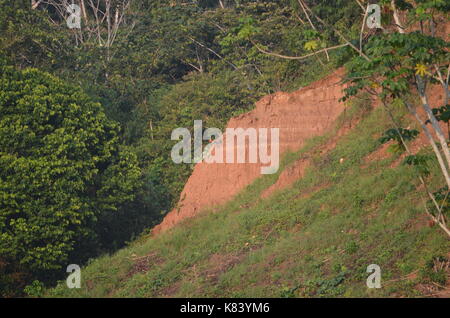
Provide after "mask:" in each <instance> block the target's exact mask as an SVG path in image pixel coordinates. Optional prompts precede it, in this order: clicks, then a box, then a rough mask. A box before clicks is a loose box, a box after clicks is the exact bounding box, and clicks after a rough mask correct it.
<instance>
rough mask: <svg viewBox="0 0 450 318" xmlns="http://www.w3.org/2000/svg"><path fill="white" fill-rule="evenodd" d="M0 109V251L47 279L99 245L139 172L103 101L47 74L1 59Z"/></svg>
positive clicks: (128, 198)
mask: <svg viewBox="0 0 450 318" xmlns="http://www.w3.org/2000/svg"><path fill="white" fill-rule="evenodd" d="M0 113H1V114H2V117H1V118H0V197H1V200H0V255H1V257H0V258H1V259H3V260H5V261H8V262H13V263H16V264H18V265H20V266H23V267H25V268H26V269H27V270H29V271H32V272H33V276H35V277H37V278H39V279H44V280H45V279H48V278H49V277H51V276H48V275H49V274H51V273H54V271H55V270H59V269H61V267H62V266H63V265H65V264H67V262H69V261H73V262H75V263H79V264H81V263H82V262H83V261H85V260H86V258H87V257H89V256H90V255H93V254H95V253H96V252H98V249H99V248H100V246H99V245H98V243H97V235H96V232H97V231H96V230H97V229H96V223H97V221H98V220H99V219H105V218H112V217H113V215H114V213H116V211H117V210H118V209H120V208H121V207H122V206H123V205H124V204H126V203H127V202H130V201H132V200H133V199H134V191H135V190H136V188H138V187H139V183H140V179H139V178H140V175H141V172H140V169H139V168H138V166H137V161H136V156H135V155H134V154H133V153H132V152H130V151H129V150H127V149H123V148H121V147H120V146H119V138H118V126H117V124H116V123H114V122H112V121H110V120H108V119H107V118H106V116H105V114H104V113H103V111H102V108H101V106H100V104H98V103H94V102H92V101H91V100H90V99H89V98H88V96H86V95H85V94H84V93H83V92H82V91H81V90H80V89H77V88H73V87H72V86H70V85H68V84H66V83H64V82H63V81H61V80H59V79H57V78H55V77H53V76H51V75H50V74H47V73H43V72H40V71H38V70H36V69H26V70H23V71H17V70H15V69H14V68H13V67H9V66H4V65H2V66H1V76H0ZM83 248H85V249H83ZM88 248H89V250H87V249H88ZM46 274H47V275H46Z"/></svg>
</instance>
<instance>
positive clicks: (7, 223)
mask: <svg viewBox="0 0 450 318" xmlns="http://www.w3.org/2000/svg"><path fill="white" fill-rule="evenodd" d="M58 2H60V1H44V2H42V3H40V5H39V6H38V7H37V8H35V9H31V8H30V1H29V0H15V1H11V0H0V59H1V61H2V62H1V70H2V73H1V75H0V80H1V82H0V116H1V117H0V146H1V148H0V155H1V157H0V161H1V162H0V163H1V166H0V182H1V183H0V197H1V199H2V201H1V202H0V295H5V296H14V295H21V294H23V292H25V293H28V294H29V295H36V294H39V293H40V292H41V291H42V289H43V287H42V282H44V283H45V284H46V285H51V284H54V283H55V281H56V279H58V278H60V277H61V276H62V275H64V274H65V266H67V265H68V264H69V263H70V262H73V263H76V264H80V265H83V264H85V263H86V262H87V261H88V259H89V258H93V257H96V256H98V255H100V254H102V253H110V252H113V251H115V250H117V249H118V248H121V247H123V246H124V245H126V244H127V242H130V241H131V240H133V239H134V238H135V237H137V236H138V235H140V234H141V233H142V232H143V231H145V230H148V229H149V228H151V227H152V226H153V225H154V224H156V223H158V222H159V221H160V220H161V218H162V217H163V216H164V214H165V213H166V212H168V211H169V210H171V209H172V208H173V206H174V204H175V202H176V201H177V200H178V197H179V194H180V192H181V190H182V188H183V185H184V184H185V182H186V180H187V178H188V177H189V175H190V174H191V172H192V168H193V166H191V165H177V164H174V163H173V162H172V160H171V158H170V149H171V147H172V146H173V144H174V142H173V141H171V139H170V135H171V132H172V130H173V129H175V128H178V127H186V128H190V129H191V128H192V127H193V121H194V120H203V127H205V128H208V127H217V128H223V127H224V126H225V125H226V123H227V121H228V120H229V119H230V118H231V117H232V116H235V115H237V114H241V113H243V112H246V111H248V110H250V109H252V107H253V105H254V102H255V101H257V100H258V99H259V98H260V97H261V96H263V95H266V94H270V93H273V92H275V91H279V90H284V91H290V90H293V89H298V88H299V87H301V86H304V85H306V84H308V83H310V82H311V81H313V80H316V79H318V78H320V77H322V76H323V75H325V74H327V73H329V72H331V71H333V70H335V69H336V68H337V67H340V66H342V65H344V64H345V63H347V62H349V61H351V63H350V64H348V68H349V74H348V75H349V78H353V79H354V80H353V82H352V84H353V85H352V86H351V87H349V89H348V91H347V93H348V97H350V96H353V95H357V94H358V93H359V92H360V91H361V90H363V89H366V88H369V89H377V88H378V87H383V88H384V90H383V91H382V94H383V95H382V96H383V97H389V98H390V99H392V98H397V97H399V96H400V95H402V94H407V93H408V91H409V90H410V87H411V81H413V79H414V77H415V76H416V75H417V74H419V75H421V76H424V75H426V72H428V71H430V69H431V63H441V62H445V61H446V60H448V43H446V42H445V41H443V40H441V39H438V38H436V37H434V36H427V35H424V34H421V33H413V34H408V35H404V34H392V33H388V32H385V34H382V35H380V36H376V37H370V36H369V37H368V38H367V37H364V38H361V39H360V28H361V22H362V18H363V14H362V13H361V8H360V7H359V6H358V2H357V1H350V0H308V1H305V3H307V4H308V6H309V7H310V8H311V11H305V8H302V5H301V4H302V1H298V0H281V1H275V0H262V1H261V0H259V1H257V0H239V1H238V0H222V1H217V0H201V1H186V0H142V1H134V0H130V1H125V0H120V1H119V0H111V3H112V4H113V7H114V8H116V10H118V11H116V12H117V14H118V15H117V17H120V19H119V18H115V17H114V18H113V17H112V16H109V18H107V17H106V16H104V15H105V14H107V13H108V12H109V11H108V10H107V9H106V7H105V6H104V2H105V1H103V0H102V1H99V2H100V3H102V6H101V11H95V8H92V7H89V6H88V5H87V9H86V12H85V13H83V17H82V23H81V29H79V30H78V29H69V28H68V27H67V25H66V21H65V17H63V16H61V15H60V13H58V9H61V8H58V7H57V6H54V5H52V4H51V3H58ZM81 2H83V1H79V3H81ZM86 2H87V1H84V3H86ZM128 2H129V6H126V8H124V7H122V4H123V3H128ZM362 2H364V1H362ZM380 3H381V4H382V5H383V9H384V10H385V11H386V12H387V13H388V14H383V23H386V24H392V21H391V20H392V19H391V17H390V16H391V14H390V13H391V12H390V11H389V10H390V9H389V6H390V3H391V1H387V0H385V1H381V2H380ZM395 4H396V6H397V8H398V9H399V10H408V11H407V15H408V16H411V19H412V20H411V21H412V23H423V22H424V21H428V20H429V19H433V18H434V17H435V12H440V13H442V12H446V11H448V9H449V8H448V4H447V3H446V1H444V0H436V1H434V0H433V1H431V0H420V1H416V5H415V6H414V7H412V6H411V5H410V4H409V2H408V1H404V0H395ZM222 5H223V6H222ZM63 9H65V8H63ZM63 11H64V10H63ZM306 12H309V14H305V13H306ZM98 15H100V19H98ZM318 17H321V21H322V22H319V19H318ZM102 18H103V19H102ZM99 20H100V21H102V22H99ZM106 21H109V23H113V24H112V27H111V25H107V22H106ZM369 33H370V32H369ZM378 33H380V32H378ZM378 35H379V34H378ZM347 41H349V42H347ZM360 41H361V43H360ZM359 44H361V45H364V51H365V52H366V54H367V55H368V56H370V57H371V58H372V59H371V60H370V61H367V60H365V59H364V58H363V57H362V56H359V54H358V53H357V52H356V50H355V49H354V48H355V47H356V46H359ZM344 45H345V46H344ZM334 46H338V47H339V48H338V49H332V50H329V51H324V49H325V48H329V47H334ZM351 46H353V49H352V48H351ZM394 53H395V54H394ZM306 54H311V57H310V58H307V59H300V58H295V57H299V56H303V55H306ZM274 55H283V56H288V57H291V58H287V59H286V58H277V57H275V56H274ZM392 68H397V69H396V70H395V72H392ZM377 80H381V82H380V83H378V82H377V83H375V82H376V81H377ZM375 84H377V85H379V86H377V87H375ZM390 101H391V100H389V101H388V102H390ZM439 106H442V105H439ZM433 111H434V112H435V114H436V115H437V117H438V119H439V120H442V121H446V122H447V123H448V116H447V115H448V114H447V113H446V109H445V105H444V106H442V108H441V110H433ZM389 128H391V130H390V133H389V130H388V133H387V134H386V135H385V136H384V141H386V142H387V141H389V140H394V141H396V142H397V143H398V144H401V143H400V140H399V139H401V138H400V137H399V135H398V134H396V131H397V132H398V130H396V131H394V130H392V127H389ZM402 131H403V132H404V136H409V137H411V139H412V138H414V137H415V135H414V133H413V132H412V131H409V130H406V129H405V130H402ZM401 147H402V146H400V148H401ZM402 150H404V149H402ZM424 158H425V157H420V156H419V155H416V156H414V157H409V159H408V160H407V163H408V165H413V166H419V164H421V165H422V168H423V166H424V165H425V163H424V162H425V161H424V160H425V159H424ZM422 159H423V160H422ZM427 171H428V170H427ZM402 191H404V193H406V192H407V191H408V189H406V188H405V189H403V190H402ZM443 191H444V190H443ZM144 234H145V233H144ZM338 274H339V275H340V274H341V273H338ZM339 275H337V277H335V279H334V280H331V282H325V285H326V284H339V283H340V282H341V281H342V279H343V278H342V275H341V276H339ZM26 285H28V286H26Z"/></svg>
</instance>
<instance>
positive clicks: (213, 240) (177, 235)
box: [48, 105, 450, 297]
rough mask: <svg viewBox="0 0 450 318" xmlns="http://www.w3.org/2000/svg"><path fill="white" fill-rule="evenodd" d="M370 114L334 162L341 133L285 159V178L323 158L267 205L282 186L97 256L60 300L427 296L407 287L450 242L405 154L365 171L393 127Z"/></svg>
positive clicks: (264, 180)
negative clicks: (402, 160)
mask: <svg viewBox="0 0 450 318" xmlns="http://www.w3.org/2000/svg"><path fill="white" fill-rule="evenodd" d="M359 106H361V105H359ZM362 114H363V113H362V112H361V107H356V106H354V107H353V108H349V110H348V111H347V112H346V113H345V116H346V118H347V119H342V118H341V120H340V124H339V125H345V124H348V119H349V118H350V117H353V119H355V118H362V119H361V120H360V121H359V124H358V125H357V126H356V127H355V128H353V129H352V130H351V131H350V133H349V134H348V135H346V136H345V137H342V138H340V139H339V141H338V144H337V146H336V148H335V149H334V150H332V151H330V152H329V153H328V154H326V155H323V154H322V155H319V152H318V148H319V147H320V145H321V144H324V143H326V142H327V140H328V139H329V138H332V136H333V134H334V133H335V131H334V132H330V133H329V134H328V135H327V136H323V137H320V138H315V139H312V140H310V141H308V143H307V144H306V145H305V147H304V148H303V149H302V150H300V151H299V152H297V153H291V154H288V155H287V156H286V157H285V158H284V164H283V166H282V168H281V169H280V172H281V170H282V169H283V167H286V166H287V165H288V164H289V163H290V162H292V161H294V160H295V159H297V158H299V157H301V156H308V157H310V158H312V164H311V166H310V168H309V169H308V170H307V173H306V175H305V177H304V178H303V179H301V180H299V181H298V182H297V183H296V184H295V185H294V186H293V187H292V188H289V189H286V190H283V191H279V192H277V193H276V194H275V195H274V196H272V197H270V198H268V199H266V200H261V199H259V197H260V196H259V194H260V193H261V192H262V191H263V190H264V189H266V188H267V187H269V186H270V185H271V184H273V183H274V182H275V181H276V179H277V175H269V176H263V177H261V178H260V179H258V180H257V181H256V182H255V183H254V184H252V185H251V186H249V187H248V188H247V189H246V190H245V191H244V192H243V193H241V194H240V195H239V196H238V197H237V198H236V199H235V200H233V201H232V202H230V203H229V204H227V205H226V206H224V207H221V208H220V209H219V210H218V211H216V213H209V214H205V215H203V216H199V217H196V218H194V219H191V220H188V221H186V222H184V224H182V225H181V226H178V227H177V228H175V229H173V230H171V231H170V232H168V233H165V234H163V235H161V236H159V237H157V238H148V237H142V238H141V239H139V240H138V241H136V242H134V243H133V244H131V245H130V246H129V247H127V248H125V249H122V250H120V251H119V252H117V253H116V254H114V255H112V256H104V257H101V258H98V259H96V260H94V261H93V262H92V263H91V264H89V265H88V266H87V267H85V268H83V269H82V288H81V289H78V290H75V289H72V290H69V289H68V288H67V287H66V286H65V283H61V284H59V285H58V286H57V287H56V288H55V289H52V290H50V291H48V296H58V297H114V296H124V297H155V296H180V297H203V296H218V297H222V296H230V297H250V296H251V297H292V296H294V297H299V296H300V297H301V296H313V297H317V296H355V297H360V296H400V295H406V296H420V293H419V292H418V291H417V290H416V289H415V288H414V286H415V285H416V284H417V283H418V282H420V281H421V280H422V281H423V279H424V278H422V276H421V275H419V276H418V277H417V278H414V279H402V280H397V279H398V278H401V277H404V276H405V275H408V274H410V273H416V272H417V271H418V270H419V273H420V272H421V270H423V269H424V268H425V263H426V262H427V261H428V260H429V259H431V258H432V257H433V256H435V255H439V254H441V255H446V253H447V251H448V250H449V247H450V245H449V241H448V240H447V238H446V237H445V236H444V235H443V234H442V233H441V231H440V230H439V229H438V228H436V227H432V228H431V227H429V226H425V225H423V223H425V221H423V220H426V218H425V217H424V216H423V215H424V212H423V208H422V205H421V195H420V193H419V191H417V187H418V182H417V180H416V178H415V177H414V173H413V171H412V168H410V167H407V166H403V165H398V166H396V167H394V168H391V165H392V163H393V162H394V161H395V160H396V156H395V155H392V156H391V157H389V158H388V159H384V160H381V161H372V162H369V163H368V164H366V163H365V157H366V156H367V155H368V154H370V153H371V152H373V151H375V150H376V149H377V148H378V147H379V145H378V144H377V141H376V139H377V137H378V136H379V135H380V134H381V133H382V132H383V131H384V130H385V129H386V128H390V127H389V120H388V119H387V116H386V114H385V113H384V112H383V110H382V109H381V108H377V109H375V110H373V111H371V112H369V113H367V114H366V115H364V116H363V115H362ZM338 128H339V127H337V128H336V129H338ZM340 158H345V161H344V162H343V163H342V164H340V163H339V159H340ZM433 169H436V168H435V167H434V168H433ZM434 179H437V178H436V177H434ZM435 182H436V180H435ZM372 263H375V264H378V265H380V266H381V269H382V285H383V287H382V288H381V289H368V288H367V287H366V278H367V276H368V274H367V273H366V268H367V266H368V265H369V264H372Z"/></svg>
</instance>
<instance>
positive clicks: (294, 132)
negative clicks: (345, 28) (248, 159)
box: [153, 69, 344, 234]
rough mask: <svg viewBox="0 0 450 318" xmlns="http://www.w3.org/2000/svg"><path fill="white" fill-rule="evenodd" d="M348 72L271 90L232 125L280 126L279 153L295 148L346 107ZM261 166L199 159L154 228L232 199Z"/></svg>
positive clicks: (163, 227) (157, 229)
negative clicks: (344, 80) (288, 89)
mask: <svg viewBox="0 0 450 318" xmlns="http://www.w3.org/2000/svg"><path fill="white" fill-rule="evenodd" d="M343 74H344V70H343V69H339V70H337V71H336V72H334V73H333V74H331V75H329V76H328V77H326V78H324V79H321V80H319V81H317V82H314V83H313V84H311V85H309V86H307V87H304V88H301V89H299V90H297V91H295V92H293V93H283V92H278V93H275V94H272V95H269V96H266V97H264V98H262V99H261V100H260V101H259V102H257V103H256V108H255V109H254V110H252V111H250V112H248V113H246V114H243V115H240V116H238V117H235V118H232V119H231V120H230V121H229V123H228V125H227V128H238V127H240V128H243V129H247V128H250V127H252V128H279V129H280V139H279V145H280V157H281V156H282V155H283V154H284V153H285V152H286V151H296V150H298V149H300V148H301V147H302V145H303V144H304V142H305V140H306V139H308V138H311V137H314V136H319V135H322V134H324V133H325V132H326V131H327V130H328V129H330V128H331V127H332V125H333V123H334V121H335V120H336V118H337V117H338V116H339V115H340V114H341V112H342V111H343V110H344V104H343V103H340V102H339V99H340V98H341V97H342V90H343V88H344V85H343V84H342V83H341V80H342V76H343ZM225 138H226V137H225ZM261 166H262V165H261V164H259V163H257V164H251V163H233V164H231V163H230V164H228V163H223V164H218V163H212V164H210V163H204V162H202V163H199V164H197V165H196V166H195V168H194V171H193V173H192V175H191V176H190V178H189V179H188V181H187V183H186V185H185V187H184V189H183V191H182V193H181V196H180V201H179V203H178V205H177V207H176V208H175V209H174V210H172V211H171V212H169V213H168V214H167V215H166V217H165V218H164V220H163V221H162V223H161V224H159V225H158V226H156V227H155V228H154V229H153V233H154V234H158V233H161V232H163V231H165V230H167V229H169V228H171V227H173V226H174V225H175V224H177V223H178V222H180V221H181V220H183V219H186V218H190V217H193V216H195V215H197V214H198V213H200V212H201V211H202V210H204V209H206V208H212V207H214V206H217V205H220V204H223V203H225V202H227V201H228V200H230V199H232V198H233V197H234V196H235V195H236V194H238V193H239V192H240V191H241V190H243V189H244V188H245V187H246V186H248V185H250V184H251V183H252V182H253V181H255V179H257V178H258V177H259V176H261V169H260V168H261ZM264 166H267V165H264ZM299 177H300V176H299Z"/></svg>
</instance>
